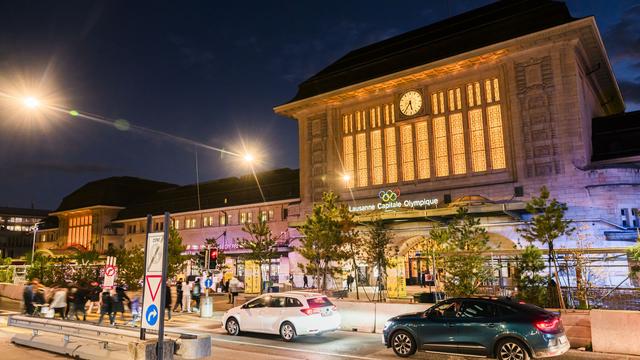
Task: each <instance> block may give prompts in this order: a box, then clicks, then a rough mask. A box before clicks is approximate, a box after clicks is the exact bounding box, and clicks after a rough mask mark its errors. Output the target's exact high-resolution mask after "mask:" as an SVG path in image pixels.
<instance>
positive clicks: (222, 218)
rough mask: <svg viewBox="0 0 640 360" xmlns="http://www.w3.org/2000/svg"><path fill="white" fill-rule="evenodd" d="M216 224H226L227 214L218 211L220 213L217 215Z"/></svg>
mask: <svg viewBox="0 0 640 360" xmlns="http://www.w3.org/2000/svg"><path fill="white" fill-rule="evenodd" d="M218 225H220V226H226V225H227V216H226V215H225V214H224V213H220V215H218Z"/></svg>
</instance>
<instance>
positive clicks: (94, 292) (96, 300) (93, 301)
mask: <svg viewBox="0 0 640 360" xmlns="http://www.w3.org/2000/svg"><path fill="white" fill-rule="evenodd" d="M100 294H102V287H101V286H100V284H99V283H98V282H97V281H94V282H92V283H91V288H90V290H89V294H88V297H89V310H87V313H89V314H91V310H92V309H93V306H94V305H95V306H96V314H98V313H100Z"/></svg>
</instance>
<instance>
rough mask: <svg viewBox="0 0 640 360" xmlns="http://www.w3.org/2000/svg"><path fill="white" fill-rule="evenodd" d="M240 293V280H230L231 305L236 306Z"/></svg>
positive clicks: (234, 278) (233, 278)
mask: <svg viewBox="0 0 640 360" xmlns="http://www.w3.org/2000/svg"><path fill="white" fill-rule="evenodd" d="M239 291H240V280H238V278H236V277H235V276H234V277H232V278H231V280H229V304H232V305H235V304H236V296H238V292H239Z"/></svg>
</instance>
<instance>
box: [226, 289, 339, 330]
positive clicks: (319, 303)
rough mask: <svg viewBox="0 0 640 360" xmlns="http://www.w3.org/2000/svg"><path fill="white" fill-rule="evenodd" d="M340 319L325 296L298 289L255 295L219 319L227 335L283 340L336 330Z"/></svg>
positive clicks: (334, 307)
mask: <svg viewBox="0 0 640 360" xmlns="http://www.w3.org/2000/svg"><path fill="white" fill-rule="evenodd" d="M340 322H341V317H340V313H339V312H338V311H337V309H336V306H335V305H333V304H332V303H331V301H330V300H329V299H328V298H327V297H326V296H324V295H322V294H318V293H308V292H302V291H289V292H284V293H272V294H264V295H261V296H258V297H257V298H255V299H252V300H251V301H248V302H247V303H245V304H244V305H242V306H237V307H234V308H233V309H230V310H229V311H227V312H226V313H225V314H224V316H223V318H222V323H223V324H224V326H225V329H226V330H227V332H228V333H229V334H230V335H238V334H239V333H240V331H247V332H259V333H267V334H280V337H282V339H283V340H284V341H292V340H293V339H295V337H296V336H300V335H309V334H315V335H320V334H322V333H326V332H330V331H335V330H338V328H339V327H340Z"/></svg>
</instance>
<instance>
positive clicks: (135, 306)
mask: <svg viewBox="0 0 640 360" xmlns="http://www.w3.org/2000/svg"><path fill="white" fill-rule="evenodd" d="M129 307H130V308H131V321H129V325H130V326H136V325H137V323H138V321H140V312H141V311H142V305H141V304H140V297H138V296H136V297H134V298H133V300H131V303H130V306H129Z"/></svg>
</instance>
